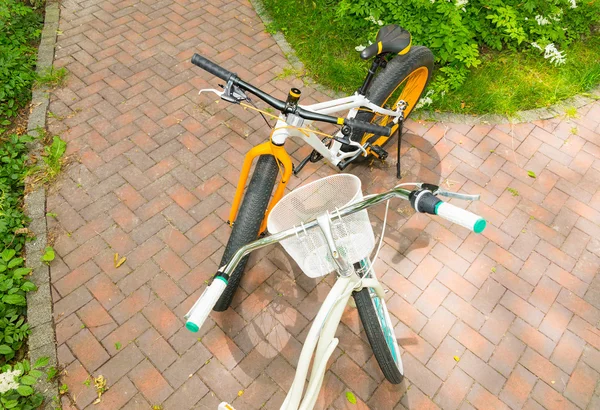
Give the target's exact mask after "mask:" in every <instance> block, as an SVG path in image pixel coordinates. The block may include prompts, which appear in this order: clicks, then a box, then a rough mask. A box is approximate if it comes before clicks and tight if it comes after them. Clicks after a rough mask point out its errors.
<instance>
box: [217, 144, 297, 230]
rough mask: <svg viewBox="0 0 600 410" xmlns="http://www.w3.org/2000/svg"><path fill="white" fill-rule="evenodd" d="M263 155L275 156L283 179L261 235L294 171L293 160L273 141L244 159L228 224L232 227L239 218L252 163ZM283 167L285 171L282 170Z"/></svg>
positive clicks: (257, 147) (278, 186) (264, 221)
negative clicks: (238, 214)
mask: <svg viewBox="0 0 600 410" xmlns="http://www.w3.org/2000/svg"><path fill="white" fill-rule="evenodd" d="M261 155H273V156H274V157H275V160H276V161H277V165H278V166H279V171H280V173H281V179H280V181H279V184H278V185H277V189H276V190H275V193H274V194H273V197H272V198H271V202H269V206H268V207H267V211H266V212H265V215H264V218H263V221H262V223H261V225H260V231H259V233H262V232H264V231H265V229H266V228H267V217H268V216H269V212H271V209H273V207H274V206H275V204H277V202H279V200H280V199H281V198H282V197H283V194H284V192H285V187H286V185H287V183H288V181H289V180H290V177H291V175H292V169H293V166H292V159H291V158H290V156H289V154H288V153H287V151H286V150H285V148H283V146H282V145H275V144H273V143H272V142H271V141H266V142H263V143H262V144H260V145H257V146H255V147H254V148H252V149H251V150H250V151H248V153H247V154H246V156H245V158H244V164H243V165H242V170H241V171H240V179H239V180H238V184H237V188H236V190H235V195H234V197H233V202H232V204H231V211H230V212H229V220H228V221H227V223H228V224H229V225H230V226H233V224H234V222H235V218H236V217H237V213H238V209H239V207H240V203H241V202H242V198H243V196H244V189H245V187H246V181H247V180H248V175H249V174H250V168H251V167H252V162H253V161H254V159H255V158H257V157H259V156H261ZM282 167H283V171H282V170H281V168H282Z"/></svg>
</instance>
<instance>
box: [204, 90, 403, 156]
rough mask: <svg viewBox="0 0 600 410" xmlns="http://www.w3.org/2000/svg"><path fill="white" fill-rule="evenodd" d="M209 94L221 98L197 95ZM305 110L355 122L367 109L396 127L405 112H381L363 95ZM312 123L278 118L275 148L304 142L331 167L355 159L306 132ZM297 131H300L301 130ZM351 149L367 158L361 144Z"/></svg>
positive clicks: (354, 153)
mask: <svg viewBox="0 0 600 410" xmlns="http://www.w3.org/2000/svg"><path fill="white" fill-rule="evenodd" d="M203 92H212V93H215V94H217V95H218V96H219V97H221V96H222V95H223V91H219V90H216V89H214V88H209V89H202V90H200V92H199V93H198V94H200V93H203ZM299 106H300V107H301V108H303V109H305V110H309V111H312V112H316V113H319V114H324V115H331V114H333V113H338V112H344V111H348V114H347V115H346V117H345V118H355V117H356V114H357V113H358V110H359V108H360V107H366V108H368V109H369V110H372V111H373V112H374V113H377V114H382V115H388V116H390V117H392V118H393V120H392V122H393V123H394V124H397V123H398V120H399V119H400V118H401V117H402V115H403V112H404V110H403V109H402V104H398V108H397V109H396V111H392V110H388V109H385V108H382V107H380V106H378V105H375V104H373V103H372V102H371V101H369V99H368V98H367V97H365V96H364V95H361V94H358V93H355V94H354V95H351V96H349V97H344V98H338V99H335V100H330V101H325V102H321V103H317V104H312V105H299ZM310 124H312V121H309V120H305V119H302V118H300V117H298V116H296V115H294V114H288V115H284V114H280V115H279V119H278V120H277V123H276V124H275V126H274V127H273V134H272V137H271V139H272V141H273V143H274V144H276V145H283V144H284V143H285V141H286V140H287V139H288V138H289V137H297V138H300V139H302V140H304V141H305V142H307V143H308V144H309V145H310V146H311V147H313V149H314V150H315V151H317V152H318V153H319V154H321V155H322V156H323V158H324V159H325V160H326V161H327V162H328V163H330V164H332V165H338V164H339V163H340V162H341V161H343V160H345V159H347V158H350V157H352V156H354V155H356V151H350V152H344V151H342V150H341V147H342V143H340V142H338V141H336V140H333V143H332V144H331V146H330V147H327V146H326V145H325V144H324V143H323V142H322V141H321V138H319V137H318V136H317V135H316V134H315V133H314V132H312V131H310V129H307V128H306V127H307V126H310ZM299 128H302V130H300V129H299ZM335 137H339V138H342V137H343V135H342V133H341V131H338V132H337V133H336V134H335ZM350 144H351V145H353V146H355V147H357V148H358V149H359V150H361V151H362V152H363V155H365V156H366V154H367V153H366V151H365V150H364V148H363V147H362V145H361V144H359V143H357V142H354V141H351V142H350Z"/></svg>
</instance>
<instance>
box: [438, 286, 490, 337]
mask: <svg viewBox="0 0 600 410" xmlns="http://www.w3.org/2000/svg"><path fill="white" fill-rule="evenodd" d="M442 305H443V306H444V307H445V308H446V309H448V310H449V311H450V312H452V313H453V314H454V315H455V316H457V317H459V318H461V320H463V321H464V322H465V323H467V324H468V325H469V326H471V327H472V328H474V329H479V328H480V327H481V326H482V325H483V323H484V321H485V317H484V316H483V314H482V313H481V312H479V311H478V310H477V309H475V308H474V307H472V306H471V305H470V304H468V303H467V302H465V301H464V300H462V299H461V298H459V297H458V296H456V295H455V294H454V293H450V295H448V297H447V298H446V300H444V303H443V304H442Z"/></svg>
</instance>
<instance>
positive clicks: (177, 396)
mask: <svg viewBox="0 0 600 410" xmlns="http://www.w3.org/2000/svg"><path fill="white" fill-rule="evenodd" d="M207 393H208V388H207V387H206V385H205V384H204V383H202V381H201V380H200V378H198V377H197V376H192V377H190V378H189V379H188V380H187V381H186V382H185V383H184V384H183V385H182V386H181V387H180V388H179V389H177V390H176V391H175V392H174V393H173V394H172V395H171V396H170V397H169V398H168V399H167V401H165V408H173V409H182V410H183V409H192V408H194V407H195V404H196V403H197V402H198V401H199V400H200V399H201V398H202V397H203V396H204V395H205V394H207Z"/></svg>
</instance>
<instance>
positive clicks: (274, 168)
mask: <svg viewBox="0 0 600 410" xmlns="http://www.w3.org/2000/svg"><path fill="white" fill-rule="evenodd" d="M278 172H279V167H278V165H277V161H276V159H275V157H274V156H272V155H261V156H260V157H259V158H258V161H257V163H256V168H255V169H254V173H253V174H252V178H251V179H250V184H249V185H248V188H247V189H246V194H245V195H244V199H243V200H242V205H241V206H240V209H239V211H238V214H237V218H236V220H235V222H234V224H233V229H232V230H231V236H229V241H228V242H227V246H226V247H225V252H224V253H223V257H222V258H221V264H220V265H219V266H223V265H225V264H227V263H229V261H230V260H231V258H232V257H233V255H234V254H235V252H236V251H237V250H238V249H239V248H241V247H242V246H244V245H246V244H247V243H249V242H252V241H253V240H255V239H256V238H257V237H258V234H259V233H260V232H259V230H260V225H261V223H262V221H263V219H264V216H265V212H266V211H267V207H268V206H269V200H270V199H271V193H272V192H273V187H274V186H275V180H276V178H277V174H278ZM248 257H249V255H248V256H246V257H244V258H243V259H242V260H241V261H240V263H239V265H238V266H237V267H236V269H235V270H234V271H233V272H232V274H231V276H230V277H229V283H228V284H227V287H226V288H225V291H224V292H223V294H222V295H221V297H220V298H219V300H218V301H217V303H216V304H215V306H214V308H213V310H215V311H217V312H222V311H224V310H227V308H228V307H229V305H231V301H232V300H233V296H234V295H235V291H236V290H237V288H238V286H239V284H240V280H241V279H242V275H243V274H244V270H245V268H246V264H247V263H248Z"/></svg>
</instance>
